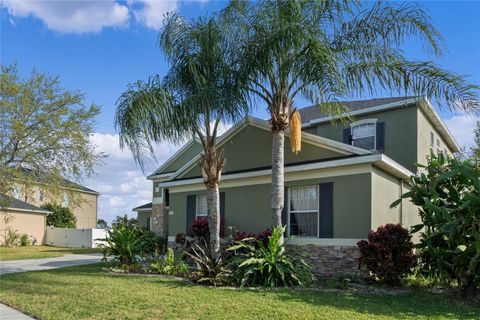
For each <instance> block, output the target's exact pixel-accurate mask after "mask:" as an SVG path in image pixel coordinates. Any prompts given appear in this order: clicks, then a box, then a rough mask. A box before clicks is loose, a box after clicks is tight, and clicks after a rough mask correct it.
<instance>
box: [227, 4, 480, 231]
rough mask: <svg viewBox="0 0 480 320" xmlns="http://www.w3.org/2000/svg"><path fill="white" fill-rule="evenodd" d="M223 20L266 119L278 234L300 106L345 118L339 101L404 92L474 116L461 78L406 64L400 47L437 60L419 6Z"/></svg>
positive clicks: (309, 7)
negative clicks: (408, 44) (302, 102)
mask: <svg viewBox="0 0 480 320" xmlns="http://www.w3.org/2000/svg"><path fill="white" fill-rule="evenodd" d="M222 16H223V18H224V19H225V21H227V22H228V23H229V24H230V28H229V34H230V35H231V36H230V37H229V39H230V40H231V41H232V43H233V44H234V45H237V47H238V53H239V55H240V57H239V61H238V63H239V64H240V65H241V66H242V71H243V73H244V75H243V76H244V77H247V78H248V80H249V85H248V87H246V90H247V92H248V93H249V94H251V95H252V96H253V97H256V98H258V99H259V100H260V101H262V102H264V103H265V104H266V107H267V110H268V112H269V113H270V117H271V119H270V122H271V128H272V132H273V141H272V192H271V193H272V201H271V208H272V213H273V218H274V226H275V227H280V226H281V212H282V210H283V206H284V139H285V138H284V135H285V132H286V130H287V129H288V127H289V124H290V121H291V117H292V115H294V114H295V113H294V111H295V102H296V101H297V99H300V98H303V99H306V100H309V101H311V102H313V103H315V104H318V105H319V107H320V108H321V109H322V110H323V111H324V112H325V113H327V114H329V115H340V116H341V115H344V114H345V112H347V111H348V110H347V108H346V107H345V106H344V105H342V104H341V103H339V102H338V101H339V98H342V97H345V96H351V95H355V94H360V95H361V94H365V93H368V94H375V93H376V92H377V91H378V90H379V89H384V90H392V89H394V90H398V89H399V88H401V90H402V92H403V90H404V91H405V92H406V93H409V94H413V95H427V96H428V97H430V98H434V99H442V100H444V101H446V102H447V104H448V105H449V107H450V108H458V109H464V110H470V111H471V110H478V109H479V105H480V104H479V101H478V98H477V95H476V93H475V90H476V88H478V87H476V86H473V85H471V84H469V83H468V82H467V81H466V80H465V78H464V77H462V76H458V75H455V74H452V73H450V72H448V71H445V70H443V69H441V68H439V67H438V66H437V65H435V64H434V63H432V62H429V61H416V60H415V61H412V60H408V59H407V58H406V56H405V54H404V52H403V50H402V45H403V43H404V42H405V41H406V40H407V39H408V40H410V39H411V38H418V39H420V40H422V41H423V43H424V45H425V47H426V48H427V49H429V50H430V51H432V52H433V53H434V54H435V55H437V56H439V55H440V54H441V53H442V48H441V43H442V37H441V35H440V34H439V32H438V31H437V30H436V29H435V27H434V26H433V25H432V23H431V20H430V18H429V17H428V15H427V14H426V13H425V11H424V10H423V8H422V7H421V6H420V5H418V4H415V3H410V2H408V3H400V4H395V3H391V2H376V3H375V4H373V5H372V4H371V3H370V2H357V1H298V0H290V1H231V2H230V4H229V5H228V6H227V8H226V9H225V10H224V11H223V15H222ZM254 101H255V100H254Z"/></svg>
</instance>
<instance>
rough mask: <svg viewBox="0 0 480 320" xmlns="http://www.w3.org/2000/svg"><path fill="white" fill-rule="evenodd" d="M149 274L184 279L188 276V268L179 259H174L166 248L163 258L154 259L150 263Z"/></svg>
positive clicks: (172, 253) (171, 252)
mask: <svg viewBox="0 0 480 320" xmlns="http://www.w3.org/2000/svg"><path fill="white" fill-rule="evenodd" d="M150 272H151V273H160V274H166V275H170V276H177V277H184V276H186V275H187V274H188V267H187V264H186V263H185V262H183V261H182V259H181V258H177V257H175V254H174V252H173V250H172V249H171V248H168V250H167V253H166V255H165V256H164V257H160V258H156V259H155V260H154V261H153V262H152V263H150Z"/></svg>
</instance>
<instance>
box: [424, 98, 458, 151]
mask: <svg viewBox="0 0 480 320" xmlns="http://www.w3.org/2000/svg"><path fill="white" fill-rule="evenodd" d="M421 102H423V103H420V106H421V108H422V110H423V112H425V114H426V115H427V117H428V119H429V120H430V121H432V123H433V125H434V126H435V129H437V130H438V132H439V133H440V135H441V136H442V138H443V139H444V140H445V142H446V143H447V144H448V146H449V148H450V149H452V151H453V152H459V151H460V147H459V146H458V144H457V141H455V138H454V137H453V135H452V133H451V132H450V130H448V128H447V126H446V125H445V123H444V122H443V120H442V118H441V117H440V115H439V114H438V113H437V111H436V110H435V108H434V107H433V105H432V104H431V103H430V100H428V98H426V97H424V98H423V99H422V101H421Z"/></svg>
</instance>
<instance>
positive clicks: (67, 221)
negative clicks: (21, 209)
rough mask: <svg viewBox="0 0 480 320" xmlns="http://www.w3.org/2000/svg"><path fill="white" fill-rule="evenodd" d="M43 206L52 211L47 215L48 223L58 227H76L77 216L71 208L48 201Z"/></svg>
mask: <svg viewBox="0 0 480 320" xmlns="http://www.w3.org/2000/svg"><path fill="white" fill-rule="evenodd" d="M42 208H44V209H46V210H48V211H51V213H50V214H48V215H47V225H48V226H52V227H56V228H76V227H77V217H75V215H74V214H73V213H72V211H71V210H70V209H69V208H65V207H62V206H61V205H59V204H54V203H47V204H45V205H43V206H42Z"/></svg>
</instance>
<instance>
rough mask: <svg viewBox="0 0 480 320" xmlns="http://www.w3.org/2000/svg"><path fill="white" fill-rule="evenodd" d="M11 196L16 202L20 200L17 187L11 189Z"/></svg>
mask: <svg viewBox="0 0 480 320" xmlns="http://www.w3.org/2000/svg"><path fill="white" fill-rule="evenodd" d="M12 196H13V197H14V198H15V199H17V200H20V189H19V188H18V187H17V186H15V187H13V190H12Z"/></svg>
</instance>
